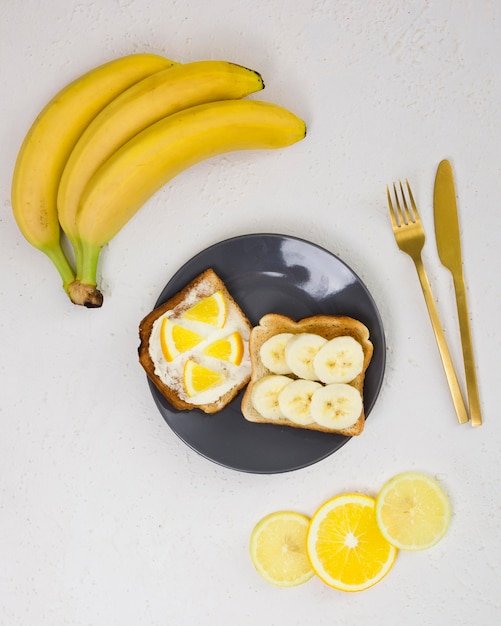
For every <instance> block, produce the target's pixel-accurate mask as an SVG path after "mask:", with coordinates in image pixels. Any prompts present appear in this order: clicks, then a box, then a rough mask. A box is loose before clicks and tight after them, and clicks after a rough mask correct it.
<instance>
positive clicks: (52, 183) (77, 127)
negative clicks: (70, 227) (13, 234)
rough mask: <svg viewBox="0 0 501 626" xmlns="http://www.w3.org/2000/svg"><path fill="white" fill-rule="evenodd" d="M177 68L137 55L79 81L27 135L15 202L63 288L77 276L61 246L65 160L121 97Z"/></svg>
mask: <svg viewBox="0 0 501 626" xmlns="http://www.w3.org/2000/svg"><path fill="white" fill-rule="evenodd" d="M172 65H173V61H169V60H168V59H165V58H163V57H161V56H158V55H154V54H133V55H129V56H126V57H122V58H119V59H115V60H113V61H110V62H109V63H106V64H104V65H101V66H99V67H97V68H95V69H93V70H91V71H89V72H87V73H86V74H84V75H83V76H81V77H80V78H78V79H76V80H75V81H73V82H72V83H70V84H69V85H67V86H66V87H65V88H64V89H63V90H62V91H60V92H59V93H58V94H57V95H56V96H55V97H54V98H52V100H51V101H50V102H49V103H48V104H47V105H46V106H45V107H44V109H43V110H42V111H41V113H40V114H39V115H38V117H37V118H36V120H35V121H34V123H33V125H32V126H31V128H30V130H29V131H28V134H27V135H26V137H25V139H24V141H23V143H22V145H21V148H20V150H19V154H18V156H17V160H16V164H15V166H14V172H13V179H12V190H11V200H12V209H13V212H14V217H15V219H16V222H17V224H18V226H19V228H20V230H21V232H22V233H23V235H24V236H25V238H26V239H27V240H28V241H29V243H31V244H32V245H33V246H35V248H38V249H39V250H41V251H42V252H44V253H45V254H46V255H47V256H48V257H49V258H50V259H51V261H52V262H53V263H54V265H55V266H56V268H57V270H58V272H59V274H60V276H61V278H62V280H63V287H64V289H66V290H68V285H69V284H70V283H71V282H72V281H73V279H74V272H73V269H72V267H71V264H70V263H69V261H68V259H67V257H66V255H65V253H64V250H63V248H62V246H61V228H60V225H59V221H58V215H57V206H56V198H57V189H58V185H59V180H60V177H61V173H62V171H63V167H64V165H65V163H66V160H67V158H68V156H69V154H70V152H71V150H72V148H73V146H74V145H75V143H76V142H77V140H78V138H79V137H80V135H81V133H82V131H83V130H84V129H85V127H86V126H87V125H88V124H89V122H90V121H91V120H92V119H93V118H94V117H95V116H96V115H97V113H98V112H99V111H100V110H101V109H102V108H103V107H104V106H105V105H106V104H108V103H109V102H110V101H111V100H112V99H113V98H115V97H116V96H117V95H118V94H119V93H121V92H122V91H124V90H125V89H127V88H128V87H130V86H131V85H132V84H134V83H135V82H137V81H139V80H141V79H143V78H144V77H146V76H148V75H149V74H152V73H153V72H158V71H160V70H163V69H165V68H167V67H169V66H172Z"/></svg>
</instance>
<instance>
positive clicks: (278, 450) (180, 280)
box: [149, 234, 386, 474]
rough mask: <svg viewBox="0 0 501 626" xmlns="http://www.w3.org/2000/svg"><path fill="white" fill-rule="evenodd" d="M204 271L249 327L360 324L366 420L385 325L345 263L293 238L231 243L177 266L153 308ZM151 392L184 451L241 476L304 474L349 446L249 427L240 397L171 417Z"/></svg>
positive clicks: (379, 377)
mask: <svg viewBox="0 0 501 626" xmlns="http://www.w3.org/2000/svg"><path fill="white" fill-rule="evenodd" d="M208 267H212V268H213V269H214V271H215V272H216V273H217V274H218V275H219V276H220V277H221V278H222V280H223V281H224V282H225V284H226V286H227V288H228V290H229V291H230V293H231V294H232V295H233V297H234V298H235V300H236V301H237V302H238V304H239V305H240V307H241V308H242V310H243V311H244V313H245V314H246V315H247V317H248V318H249V320H250V322H251V323H252V325H254V326H255V325H257V324H258V322H259V320H260V318H261V317H262V316H263V315H264V314H266V313H281V314H283V315H287V316H289V317H291V318H293V319H296V320H298V319H301V318H303V317H308V316H310V315H317V314H325V315H349V316H351V317H354V318H356V319H358V320H360V321H362V322H363V323H364V324H365V325H366V326H367V327H368V328H369V331H370V336H371V341H372V342H373V344H374V355H373V358H372V361H371V364H370V365H369V368H368V370H367V374H366V378H365V385H364V404H365V412H366V416H368V415H369V414H370V412H371V409H372V408H373V406H374V403H375V401H376V398H377V396H378V394H379V390H380V388H381V384H382V381H383V375H384V369H385V362H386V346H385V339H384V331H383V325H382V323H381V318H380V315H379V312H378V310H377V308H376V305H375V303H374V300H373V298H372V296H371V295H370V293H369V292H368V290H367V288H366V287H365V285H364V284H363V283H362V281H361V280H360V278H359V277H358V276H357V275H356V274H355V273H354V272H353V271H352V270H351V269H350V268H349V267H348V266H347V265H346V264H345V263H344V262H343V261H341V260H340V259H339V258H338V257H336V256H335V255H333V254H332V253H330V252H328V251H327V250H324V249H323V248H320V247H319V246H317V245H314V244H312V243H309V242H307V241H304V240H302V239H298V238H295V237H288V236H285V235H276V234H253V235H243V236H240V237H234V238H232V239H227V240H225V241H222V242H220V243H217V244H215V245H213V246H211V247H210V248H207V249H206V250H204V251H203V252H200V253H199V254H197V255H196V256H195V257H193V258H192V259H191V260H190V261H188V262H187V263H186V264H185V265H183V267H182V268H181V269H180V270H179V271H178V272H176V274H175V275H174V276H173V277H172V278H171V280H170V281H169V282H168V283H167V285H166V287H165V288H164V290H163V291H162V293H161V294H160V296H159V298H158V300H157V303H156V305H155V306H159V305H160V304H162V303H163V302H165V301H166V300H168V299H169V298H170V297H171V296H173V295H174V294H175V293H176V292H178V291H180V290H181V289H182V288H183V287H184V286H185V285H186V284H187V283H189V282H190V281H191V280H192V279H193V278H195V277H196V276H197V275H198V274H200V273H201V272H203V271H204V270H205V269H207V268H208ZM149 385H150V389H151V393H152V394H153V398H154V400H155V403H156V405H157V407H158V409H159V411H160V413H161V414H162V416H163V417H164V419H165V421H166V422H167V424H168V425H169V426H170V428H171V429H172V430H173V431H174V432H175V433H176V434H177V435H178V436H179V437H180V438H181V439H182V440H183V441H184V442H185V443H186V444H187V445H188V446H190V447H191V448H192V449H193V450H195V451H196V452H198V453H199V454H201V455H202V456H204V457H205V458H207V459H209V460H211V461H214V462H215V463H218V464H219V465H223V466H225V467H228V468H231V469H235V470H239V471H242V472H252V473H257V474H273V473H278V472H287V471H290V470H296V469H300V468H303V467H307V466H308V465H311V464H313V463H316V462H317V461H320V460H321V459H324V458H326V457H327V456H329V455H330V454H332V453H333V452H335V451H336V450H338V449H339V448H340V447H341V446H342V445H344V444H345V443H346V442H347V441H349V439H350V438H349V437H343V436H341V435H334V434H332V435H331V434H325V433H319V432H314V431H309V430H305V429H300V428H287V427H280V426H274V425H271V424H252V423H250V422H247V421H246V420H245V419H244V417H243V416H242V414H241V412H240V404H241V399H242V394H243V392H242V393H241V394H240V395H239V396H238V397H237V398H235V400H234V401H233V402H232V403H231V404H230V405H229V406H227V407H226V408H225V409H223V410H222V411H221V412H220V413H216V414H214V415H206V414H205V413H203V412H202V411H200V410H199V409H194V410H193V411H177V410H175V409H173V408H172V406H171V405H170V404H169V403H168V402H167V401H166V400H165V399H164V398H163V396H161V394H160V393H159V392H158V391H157V390H156V388H155V387H154V385H153V384H151V383H149ZM362 436H363V435H362ZM355 439H356V438H355Z"/></svg>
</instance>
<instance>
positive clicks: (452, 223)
mask: <svg viewBox="0 0 501 626" xmlns="http://www.w3.org/2000/svg"><path fill="white" fill-rule="evenodd" d="M433 208H434V211H433V212H434V220H435V239H436V242H437V250H438V256H439V258H440V261H441V263H442V265H443V266H444V267H446V268H447V269H448V270H449V271H450V272H451V274H452V278H453V281H454V291H455V294H456V306H457V311H458V320H459V331H460V336H461V347H462V351H463V361H464V369H465V375H466V391H467V394H468V404H469V408H470V419H471V424H472V426H480V425H481V424H482V415H481V410H480V398H479V393H478V382H477V374H476V367H475V359H474V354H473V344H472V339H471V330H470V317H469V313H468V304H467V300H466V284H465V280H464V274H463V256H462V251H461V234H460V229H459V216H458V209H457V204H456V188H455V185H454V174H453V171H452V166H451V163H450V162H449V161H448V160H446V159H445V160H443V161H441V162H440V163H439V165H438V169H437V174H436V177H435V188H434V191H433Z"/></svg>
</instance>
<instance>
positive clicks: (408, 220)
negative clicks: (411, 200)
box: [399, 182, 415, 224]
mask: <svg viewBox="0 0 501 626" xmlns="http://www.w3.org/2000/svg"><path fill="white" fill-rule="evenodd" d="M399 185H400V192H401V193H402V202H403V205H404V211H405V223H406V224H411V223H412V222H414V221H415V219H414V216H413V214H412V212H411V210H410V209H409V205H408V204H407V199H406V197H405V193H404V188H403V185H402V183H401V182H400V183H399ZM407 188H408V189H410V187H409V183H407ZM411 195H412V194H411Z"/></svg>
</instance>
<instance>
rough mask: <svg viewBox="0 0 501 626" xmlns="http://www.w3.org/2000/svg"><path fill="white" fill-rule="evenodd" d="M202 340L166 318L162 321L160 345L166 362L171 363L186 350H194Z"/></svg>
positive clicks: (187, 329) (200, 336) (191, 331)
mask: <svg viewBox="0 0 501 626" xmlns="http://www.w3.org/2000/svg"><path fill="white" fill-rule="evenodd" d="M203 339H204V337H202V335H199V334H198V333H196V332H194V331H193V330H190V329H189V328H184V327H183V326H180V325H179V324H176V323H175V322H172V321H171V320H170V319H169V318H168V317H164V319H163V320H162V326H161V328H160V345H161V346H162V353H163V355H164V358H165V360H166V361H173V360H174V359H175V358H176V357H177V356H179V355H180V354H182V353H183V352H186V350H190V349H191V348H194V347H195V346H196V345H197V344H199V343H200V342H201V341H202V340H203Z"/></svg>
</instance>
